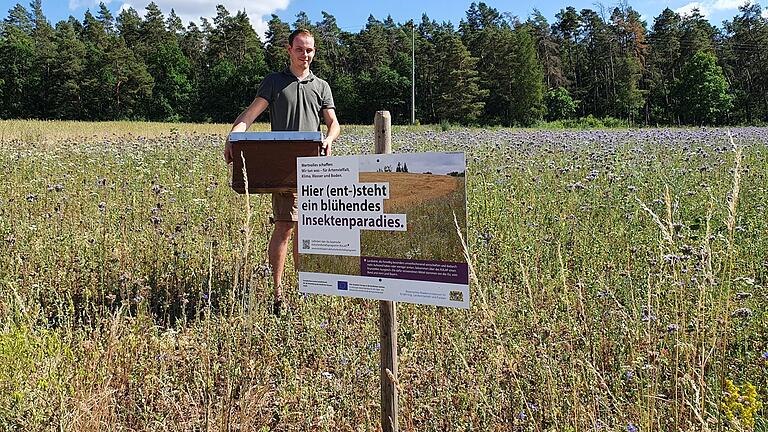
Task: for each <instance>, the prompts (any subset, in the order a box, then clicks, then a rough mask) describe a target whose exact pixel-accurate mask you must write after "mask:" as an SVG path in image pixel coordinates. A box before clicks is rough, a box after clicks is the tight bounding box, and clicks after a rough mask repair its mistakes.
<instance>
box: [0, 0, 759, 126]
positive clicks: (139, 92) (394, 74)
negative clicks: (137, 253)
mask: <svg viewBox="0 0 768 432" xmlns="http://www.w3.org/2000/svg"><path fill="white" fill-rule="evenodd" d="M298 27H305V28H308V29H310V30H311V31H312V32H313V33H314V34H315V43H316V46H317V55H316V58H315V61H314V63H313V66H312V69H313V71H314V72H315V73H316V74H317V75H318V76H320V77H322V78H324V79H326V80H328V81H329V83H330V84H331V87H332V88H333V90H334V95H335V99H336V104H337V107H338V109H337V112H338V115H339V117H340V119H341V121H342V122H344V123H370V122H371V119H372V118H373V113H374V112H375V111H376V110H379V109H388V110H389V111H390V112H391V113H392V116H393V120H394V121H395V122H396V123H407V122H409V121H410V111H411V102H410V101H411V67H412V64H413V63H412V57H411V56H412V53H411V46H412V43H413V44H414V45H415V62H416V72H415V76H416V80H415V81H416V116H417V118H418V119H419V121H421V122H422V123H438V122H451V123H464V124H491V125H530V124H534V123H536V122H537V121H540V120H544V119H546V120H559V119H568V118H574V117H586V116H589V115H592V116H595V117H614V118H619V119H624V120H627V121H629V122H631V123H635V124H723V123H752V124H755V123H766V122H768V20H766V18H764V17H763V16H762V10H761V8H760V6H759V5H758V4H749V5H745V6H742V7H741V8H740V9H739V15H737V16H735V17H734V18H733V19H732V20H731V21H726V22H724V23H723V27H722V28H716V27H714V26H712V25H711V24H710V23H709V22H708V21H707V20H706V19H705V18H704V17H703V16H702V15H701V14H700V13H699V12H698V11H694V12H693V13H692V14H691V15H686V16H681V15H679V14H677V13H675V12H673V11H672V10H670V9H665V10H663V11H662V12H661V14H659V15H658V16H657V17H655V18H654V20H653V23H651V24H650V25H649V24H647V23H645V22H643V21H642V20H641V19H640V15H639V14H638V12H637V11H635V10H634V9H632V7H630V6H628V5H627V4H626V3H624V2H623V1H622V3H620V5H619V6H617V7H615V8H612V9H602V8H600V9H598V10H592V9H582V10H576V9H575V8H573V7H567V8H565V9H563V10H561V11H560V12H559V13H558V14H557V15H556V16H555V20H554V22H552V23H549V22H547V19H546V18H545V17H544V16H543V15H542V14H541V13H539V12H538V11H534V13H533V14H532V15H531V16H530V17H528V18H527V19H526V20H524V21H523V20H521V19H519V18H518V17H515V16H510V15H508V14H505V13H502V12H499V11H498V10H497V9H495V8H493V7H491V6H489V5H487V4H485V3H472V4H471V5H470V7H469V9H468V10H467V12H466V17H465V18H464V19H462V20H461V22H460V23H459V24H458V27H454V25H453V24H451V23H450V22H443V23H438V22H436V21H434V20H431V19H429V17H428V16H427V15H426V14H425V15H424V16H422V18H421V21H420V22H413V21H409V22H406V23H396V22H394V21H393V20H392V18H391V17H387V18H386V19H384V20H383V21H380V20H378V19H376V18H374V17H373V16H370V17H369V18H368V21H367V22H366V24H365V27H364V28H362V29H361V30H359V31H358V32H357V33H352V32H347V31H344V30H342V29H341V28H339V26H338V24H337V23H336V19H335V18H334V17H333V15H330V14H328V13H326V12H323V16H322V20H320V21H318V22H314V23H313V22H311V21H310V19H309V17H308V16H307V15H306V14H305V13H303V12H302V13H299V14H298V15H297V16H296V21H295V22H293V23H290V24H289V23H286V22H284V21H282V20H281V19H280V18H279V17H278V16H276V15H272V19H271V20H270V21H269V29H268V31H267V34H266V40H261V39H260V37H259V36H258V34H257V33H256V32H255V31H254V30H253V27H252V26H251V24H250V22H249V20H248V17H247V15H246V14H245V13H244V12H237V13H234V14H233V13H231V12H229V11H228V10H227V9H225V8H224V7H223V6H218V7H217V9H216V16H215V18H213V19H212V20H206V19H203V20H202V21H201V24H200V25H197V24H194V23H189V24H188V25H186V26H185V25H184V23H182V21H181V19H179V17H178V16H177V15H176V14H175V13H174V11H173V10H171V12H170V14H169V15H168V16H164V15H163V13H162V12H161V11H160V9H159V8H158V7H157V5H156V4H154V3H151V4H150V5H149V6H147V8H146V13H145V14H144V17H143V18H142V17H140V15H139V14H138V13H137V11H136V10H134V9H127V10H123V11H121V12H120V14H119V15H118V16H113V14H112V13H111V12H110V11H109V9H108V8H107V7H106V6H105V5H104V4H103V3H102V4H101V5H100V6H99V8H98V10H97V11H95V12H91V11H88V12H86V13H85V16H84V18H83V20H82V21H79V20H77V19H75V18H74V17H70V18H69V19H68V20H66V21H60V22H58V23H56V25H55V26H52V25H51V24H50V23H49V21H48V20H47V19H46V17H45V16H44V15H43V11H42V7H41V0H34V1H33V2H32V3H31V4H30V5H29V8H25V7H24V6H22V5H20V4H17V5H16V6H15V7H13V8H12V9H11V10H10V11H9V12H8V16H7V17H6V18H5V19H4V20H3V21H2V23H0V118H6V119H7V118H41V119H77V120H113V119H143V120H159V121H193V122H208V121H214V122H230V121H232V119H234V118H235V117H236V116H237V114H238V113H239V112H240V111H241V110H242V109H243V108H245V107H246V106H247V105H248V104H249V103H250V102H251V100H252V98H253V96H254V94H255V91H256V88H257V86H258V84H259V82H260V81H261V79H262V78H263V77H264V76H265V75H266V74H267V73H269V72H270V71H272V70H280V69H282V68H284V67H286V65H287V61H288V56H287V53H286V52H285V50H284V46H285V45H286V44H287V38H288V34H289V33H290V32H291V30H292V29H294V28H298Z"/></svg>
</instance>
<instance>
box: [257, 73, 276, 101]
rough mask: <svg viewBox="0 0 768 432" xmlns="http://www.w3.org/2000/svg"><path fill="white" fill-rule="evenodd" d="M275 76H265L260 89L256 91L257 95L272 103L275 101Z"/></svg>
mask: <svg viewBox="0 0 768 432" xmlns="http://www.w3.org/2000/svg"><path fill="white" fill-rule="evenodd" d="M274 82H275V80H274V78H273V76H272V74H270V75H267V76H266V77H264V80H263V81H262V82H261V84H260V85H259V89H258V90H257V91H256V96H257V97H260V98H263V99H265V100H266V101H267V102H269V104H270V105H271V104H272V102H274V100H275V98H274V96H273V95H274V93H273V92H272V88H273V87H274Z"/></svg>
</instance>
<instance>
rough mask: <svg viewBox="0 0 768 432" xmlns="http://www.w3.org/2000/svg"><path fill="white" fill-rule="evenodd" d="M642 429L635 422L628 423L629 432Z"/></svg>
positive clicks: (636, 431)
mask: <svg viewBox="0 0 768 432" xmlns="http://www.w3.org/2000/svg"><path fill="white" fill-rule="evenodd" d="M639 430H640V429H639V428H638V427H637V426H635V425H634V423H631V422H630V423H629V424H628V425H627V432H638V431H639Z"/></svg>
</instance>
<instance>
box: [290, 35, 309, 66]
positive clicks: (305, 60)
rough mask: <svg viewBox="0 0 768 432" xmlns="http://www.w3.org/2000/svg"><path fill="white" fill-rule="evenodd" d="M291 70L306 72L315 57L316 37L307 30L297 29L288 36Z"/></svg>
mask: <svg viewBox="0 0 768 432" xmlns="http://www.w3.org/2000/svg"><path fill="white" fill-rule="evenodd" d="M288 55H289V56H290V58H291V69H298V70H306V69H309V64H310V63H312V59H313V58H314V57H315V37H314V36H312V33H311V32H310V31H309V30H307V29H301V28H300V29H296V30H294V31H293V33H291V34H290V36H288Z"/></svg>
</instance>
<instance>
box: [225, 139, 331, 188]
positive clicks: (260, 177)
mask: <svg viewBox="0 0 768 432" xmlns="http://www.w3.org/2000/svg"><path fill="white" fill-rule="evenodd" d="M229 140H230V142H231V143H232V159H233V162H232V172H231V174H230V175H231V181H230V186H231V187H232V189H234V190H235V191H236V192H238V193H245V190H246V182H245V178H244V176H243V158H245V170H246V173H247V176H248V192H249V193H272V192H295V191H296V158H297V157H303V156H319V155H320V145H321V144H322V142H323V134H322V133H321V132H232V133H231V134H230V135H229Z"/></svg>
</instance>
